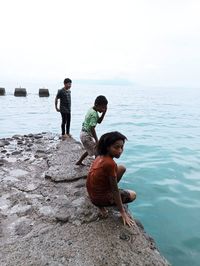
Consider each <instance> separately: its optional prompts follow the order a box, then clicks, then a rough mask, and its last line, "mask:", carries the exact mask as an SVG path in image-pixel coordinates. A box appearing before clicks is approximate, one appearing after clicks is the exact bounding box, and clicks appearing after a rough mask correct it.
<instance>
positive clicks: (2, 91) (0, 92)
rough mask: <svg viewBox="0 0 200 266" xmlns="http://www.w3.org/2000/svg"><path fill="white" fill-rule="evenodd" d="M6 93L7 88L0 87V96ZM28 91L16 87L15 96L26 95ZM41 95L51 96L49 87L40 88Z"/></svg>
mask: <svg viewBox="0 0 200 266" xmlns="http://www.w3.org/2000/svg"><path fill="white" fill-rule="evenodd" d="M5 94H6V90H5V88H0V96H4V95H5ZM26 95H27V91H26V89H24V88H16V89H15V91H14V96H19V97H26ZM39 96H40V97H49V90H48V89H39Z"/></svg>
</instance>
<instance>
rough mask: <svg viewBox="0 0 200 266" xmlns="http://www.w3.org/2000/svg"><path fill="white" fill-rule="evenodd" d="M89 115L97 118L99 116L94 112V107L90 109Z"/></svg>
mask: <svg viewBox="0 0 200 266" xmlns="http://www.w3.org/2000/svg"><path fill="white" fill-rule="evenodd" d="M87 114H88V115H91V116H97V115H98V112H97V111H95V110H94V108H93V107H90V108H89V109H88V111H87Z"/></svg>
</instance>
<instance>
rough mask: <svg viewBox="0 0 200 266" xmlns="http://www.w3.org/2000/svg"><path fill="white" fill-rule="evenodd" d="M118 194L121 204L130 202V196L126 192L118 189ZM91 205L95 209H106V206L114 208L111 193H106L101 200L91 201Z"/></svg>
mask: <svg viewBox="0 0 200 266" xmlns="http://www.w3.org/2000/svg"><path fill="white" fill-rule="evenodd" d="M119 193H120V195H121V199H122V203H129V202H132V199H131V195H130V193H129V192H128V191H127V190H124V189H119ZM91 201H92V203H93V204H94V205H95V206H97V207H108V206H115V205H116V204H115V201H114V197H113V193H107V194H106V195H104V197H103V198H102V200H100V199H98V200H91Z"/></svg>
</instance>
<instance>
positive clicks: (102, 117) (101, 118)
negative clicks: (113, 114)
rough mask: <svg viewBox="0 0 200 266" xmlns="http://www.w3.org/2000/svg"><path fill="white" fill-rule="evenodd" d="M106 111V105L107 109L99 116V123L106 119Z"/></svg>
mask: <svg viewBox="0 0 200 266" xmlns="http://www.w3.org/2000/svg"><path fill="white" fill-rule="evenodd" d="M106 111H107V107H106V109H105V111H104V112H103V113H102V115H101V116H100V117H99V119H98V121H97V123H98V124H100V123H101V122H102V120H103V119H104V116H105V114H106Z"/></svg>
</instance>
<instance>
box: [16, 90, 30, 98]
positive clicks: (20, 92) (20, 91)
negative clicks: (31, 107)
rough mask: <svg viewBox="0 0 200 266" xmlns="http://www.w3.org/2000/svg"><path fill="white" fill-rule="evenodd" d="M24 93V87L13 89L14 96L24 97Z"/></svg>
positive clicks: (25, 93)
mask: <svg viewBox="0 0 200 266" xmlns="http://www.w3.org/2000/svg"><path fill="white" fill-rule="evenodd" d="M26 95H27V92H26V89H23V88H16V89H15V92H14V96H17V97H26Z"/></svg>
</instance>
